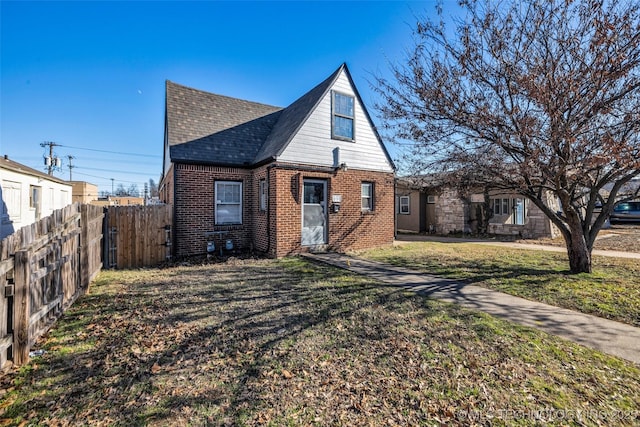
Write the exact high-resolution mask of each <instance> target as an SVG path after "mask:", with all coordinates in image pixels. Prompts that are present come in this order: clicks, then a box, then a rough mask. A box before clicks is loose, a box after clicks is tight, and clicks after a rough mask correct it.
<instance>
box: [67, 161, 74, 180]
mask: <svg viewBox="0 0 640 427" xmlns="http://www.w3.org/2000/svg"><path fill="white" fill-rule="evenodd" d="M67 159H69V181H73V178H72V176H71V169H73V168H74V167H75V166H73V165H72V164H71V160H73V159H75V157H73V156H72V155H71V154H69V155H67Z"/></svg>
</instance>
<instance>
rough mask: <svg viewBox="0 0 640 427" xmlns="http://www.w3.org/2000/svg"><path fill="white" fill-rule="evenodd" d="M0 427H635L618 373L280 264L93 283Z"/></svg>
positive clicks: (415, 299)
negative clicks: (184, 426) (520, 426)
mask: <svg viewBox="0 0 640 427" xmlns="http://www.w3.org/2000/svg"><path fill="white" fill-rule="evenodd" d="M38 345H39V348H41V349H44V350H46V353H45V354H44V355H43V356H41V357H36V358H33V359H32V362H31V363H30V364H29V365H27V366H25V367H23V368H21V369H19V370H17V371H14V372H11V373H9V374H8V375H5V376H3V377H2V378H1V379H0V384H1V387H2V393H1V394H0V419H1V420H2V421H1V422H0V424H1V425H47V426H56V425H74V426H75V425H126V426H131V425H176V426H183V425H193V426H201V425H214V426H227V425H228V426H232V425H233V426H253V425H268V426H269V425H270V426H282V425H290V426H298V425H300V426H308V425H319V426H339V425H340V426H361V425H362V426H365V425H370V426H380V425H388V426H395V425H398V426H406V425H425V426H436V425H465V426H467V425H518V424H520V425H532V424H535V423H538V424H545V425H607V426H611V425H637V424H638V422H640V369H639V368H638V366H635V365H633V364H631V363H628V362H625V361H622V360H619V359H616V358H613V357H609V356H606V355H603V354H601V353H598V352H596V351H592V350H589V349H586V348H584V347H581V346H578V345H575V344H572V343H569V342H566V341H563V340H561V339H558V338H555V337H552V336H548V335H546V334H544V333H540V332H538V331H535V330H532V329H528V328H523V327H519V326H516V325H514V324H511V323H508V322H505V321H501V320H497V319H494V318H492V317H490V316H487V315H484V314H481V313H478V312H473V311H470V310H466V309H462V308H460V307H457V306H454V305H450V304H444V303H441V302H438V301H434V300H429V299H427V298H425V297H422V296H419V295H415V294H412V293H407V292H405V291H402V290H400V289H397V288H392V287H385V286H381V285H380V284H378V283H374V282H371V281H370V280H367V279H365V278H362V277H359V276H355V275H352V274H349V273H347V272H345V271H341V270H338V269H334V268H330V267H327V266H319V265H314V264H311V263H309V262H307V261H304V260H301V259H298V258H290V259H284V260H242V261H241V260H236V261H231V262H228V263H225V264H210V265H207V264H203V265H192V266H179V267H173V268H167V269H158V270H153V269H147V270H135V271H105V272H102V273H101V274H100V276H99V278H98V280H97V282H96V283H95V284H94V285H93V286H92V288H91V292H90V294H88V295H86V296H84V297H83V298H81V299H80V300H79V301H78V302H77V303H76V304H75V305H74V306H73V307H72V308H71V309H70V311H68V312H67V313H66V314H65V316H64V317H63V318H62V319H61V320H60V321H59V322H58V323H57V324H56V325H55V327H54V328H53V329H52V330H51V331H50V333H49V334H48V335H47V336H46V337H45V339H43V340H42V341H41V342H40V343H39V344H38Z"/></svg>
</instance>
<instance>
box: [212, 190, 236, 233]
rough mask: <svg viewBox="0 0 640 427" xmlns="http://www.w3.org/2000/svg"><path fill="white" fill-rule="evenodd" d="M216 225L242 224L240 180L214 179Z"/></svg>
mask: <svg viewBox="0 0 640 427" xmlns="http://www.w3.org/2000/svg"><path fill="white" fill-rule="evenodd" d="M215 186H216V187H215V195H214V197H215V201H216V206H215V209H216V212H215V213H216V215H215V222H216V225H224V224H242V182H241V181H216V184H215Z"/></svg>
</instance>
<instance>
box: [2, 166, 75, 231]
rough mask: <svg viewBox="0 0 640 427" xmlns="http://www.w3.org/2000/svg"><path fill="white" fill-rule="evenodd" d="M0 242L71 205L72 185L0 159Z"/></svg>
mask: <svg viewBox="0 0 640 427" xmlns="http://www.w3.org/2000/svg"><path fill="white" fill-rule="evenodd" d="M0 184H1V185H0V197H1V199H2V209H1V210H0V222H1V223H2V228H1V230H0V239H2V238H4V237H6V236H8V235H10V234H13V232H14V231H16V230H19V229H20V228H22V227H24V226H25V225H29V224H32V223H34V222H36V221H38V220H39V219H41V218H44V217H46V216H49V215H51V213H52V212H53V211H54V210H56V209H62V208H63V207H65V206H67V205H69V204H71V192H72V190H71V184H69V183H67V182H65V181H63V180H61V179H58V178H56V177H53V176H51V175H47V174H45V173H42V172H40V171H38V170H36V169H32V168H30V167H28V166H25V165H23V164H20V163H18V162H14V161H13V160H11V159H9V157H8V156H6V155H5V156H4V157H0Z"/></svg>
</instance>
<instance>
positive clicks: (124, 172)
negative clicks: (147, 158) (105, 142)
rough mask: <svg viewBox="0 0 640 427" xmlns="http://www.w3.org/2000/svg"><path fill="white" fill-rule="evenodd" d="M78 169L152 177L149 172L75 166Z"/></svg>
mask: <svg viewBox="0 0 640 427" xmlns="http://www.w3.org/2000/svg"><path fill="white" fill-rule="evenodd" d="M73 167H74V168H76V169H86V170H93V171H100V172H110V173H123V174H127V175H145V176H149V175H152V174H150V173H147V172H130V171H120V170H114V169H100V168H88V167H85V166H73ZM156 175H157V173H156Z"/></svg>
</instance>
